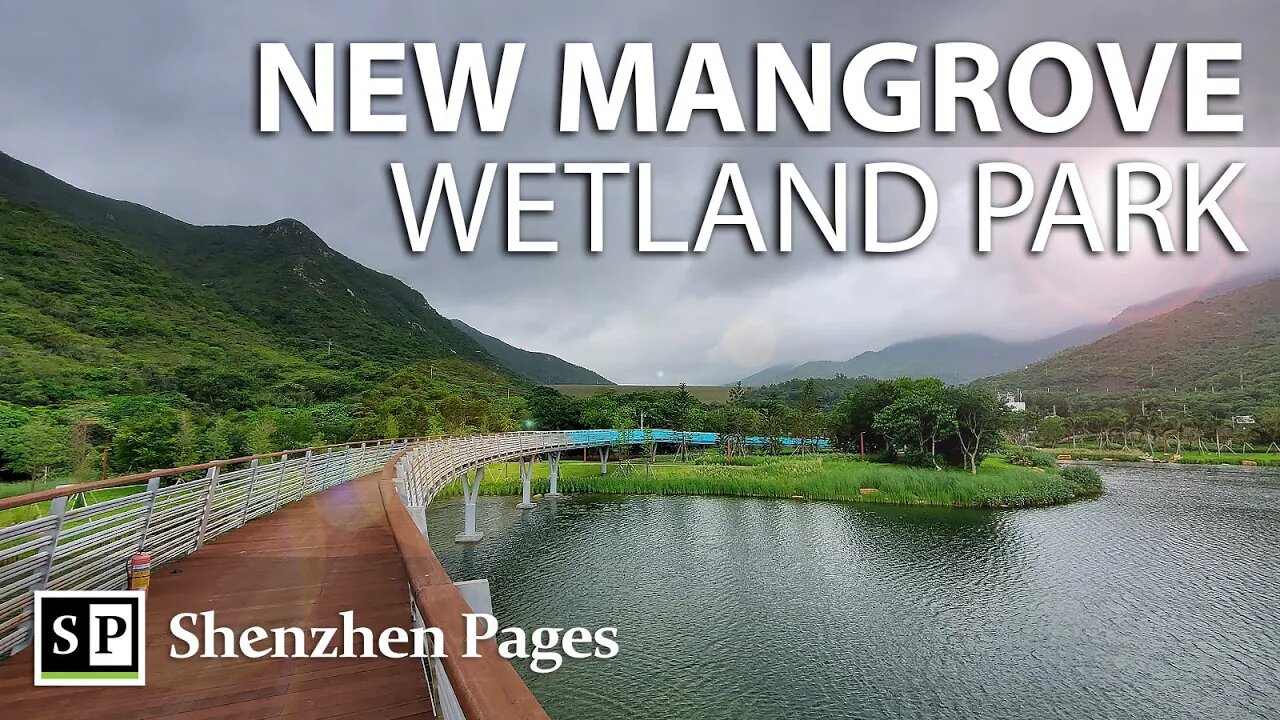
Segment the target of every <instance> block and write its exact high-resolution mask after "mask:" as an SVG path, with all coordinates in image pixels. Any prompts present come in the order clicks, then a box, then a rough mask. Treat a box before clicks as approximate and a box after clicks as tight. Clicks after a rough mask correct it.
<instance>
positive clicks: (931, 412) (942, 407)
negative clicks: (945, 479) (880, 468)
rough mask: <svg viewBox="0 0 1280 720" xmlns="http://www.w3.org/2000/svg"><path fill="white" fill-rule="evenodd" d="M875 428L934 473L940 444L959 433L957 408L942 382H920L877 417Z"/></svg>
mask: <svg viewBox="0 0 1280 720" xmlns="http://www.w3.org/2000/svg"><path fill="white" fill-rule="evenodd" d="M873 424H874V426H875V427H876V429H878V430H880V431H881V432H883V433H884V434H885V435H886V436H887V437H888V438H889V439H890V440H891V442H893V443H894V444H899V445H906V446H907V447H908V448H911V452H909V454H910V455H915V456H916V458H917V459H919V460H927V461H928V462H929V463H930V464H932V465H933V468H934V469H935V470H941V469H942V465H941V464H940V463H939V462H938V443H940V442H942V441H943V440H945V439H947V438H948V437H950V436H951V435H952V434H953V433H955V431H956V408H955V406H954V405H952V404H951V402H950V399H949V398H948V397H947V393H946V387H945V386H944V385H943V384H942V381H940V380H934V381H933V382H929V381H919V382H917V383H915V386H914V387H912V388H911V389H909V390H907V391H906V392H904V393H903V394H902V395H901V396H899V397H898V399H897V400H894V401H893V403H892V404H890V405H889V406H888V407H886V408H885V409H883V410H881V411H880V412H879V413H876V417H875V421H874V423H873Z"/></svg>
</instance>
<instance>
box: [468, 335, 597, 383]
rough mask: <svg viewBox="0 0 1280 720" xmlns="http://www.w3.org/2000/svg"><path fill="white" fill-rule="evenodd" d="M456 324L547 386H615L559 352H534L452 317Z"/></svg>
mask: <svg viewBox="0 0 1280 720" xmlns="http://www.w3.org/2000/svg"><path fill="white" fill-rule="evenodd" d="M450 322H452V323H453V325H454V327H456V328H458V329H459V330H461V331H462V332H464V333H466V334H467V335H468V336H470V337H471V339H472V340H475V341H476V342H478V343H480V347H482V348H484V349H485V350H486V351H487V352H488V353H489V354H490V355H493V356H494V357H495V358H497V359H498V361H499V362H501V363H502V364H503V365H505V366H506V367H508V368H510V369H512V370H514V371H515V372H517V373H519V374H521V375H523V376H524V377H526V378H528V379H530V380H533V381H534V382H539V383H543V384H544V385H612V384H613V383H612V382H610V381H609V380H608V379H607V378H605V377H604V376H602V375H600V374H598V373H594V372H592V371H590V370H588V369H586V368H584V367H581V366H578V365H574V364H573V363H571V362H568V361H567V360H561V359H560V358H558V357H556V356H555V355H549V354H547V353H541V352H532V351H530V350H524V349H522V348H518V347H515V346H513V345H508V344H507V343H505V342H503V341H501V340H499V339H498V338H496V337H493V336H492V335H485V334H484V333H482V332H480V331H479V330H477V329H475V328H473V327H471V326H470V325H468V324H466V323H464V322H462V321H461V320H451V321H450Z"/></svg>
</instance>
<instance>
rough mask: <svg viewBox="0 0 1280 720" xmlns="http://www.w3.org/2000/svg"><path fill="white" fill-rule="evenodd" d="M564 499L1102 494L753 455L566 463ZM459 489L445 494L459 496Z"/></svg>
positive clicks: (1074, 483) (1031, 477)
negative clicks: (605, 469)
mask: <svg viewBox="0 0 1280 720" xmlns="http://www.w3.org/2000/svg"><path fill="white" fill-rule="evenodd" d="M559 485H560V487H559V489H560V491H561V492H562V493H568V494H574V493H604V494H649V495H727V496H738V497H773V498H805V499H811V500H848V501H853V502H869V503H885V504H894V505H946V506H954V507H1029V506H1039V505H1054V504H1058V503H1064V502H1068V501H1070V500H1073V499H1076V498H1081V497H1091V496H1095V495H1098V494H1100V493H1101V492H1102V484H1101V480H1100V479H1099V477H1098V474H1097V471H1095V470H1093V469H1092V468H1085V467H1068V468H1061V469H1059V468H1057V467H1047V468H1045V467H1019V466H1015V465H1011V464H1009V463H1008V462H1006V461H1004V460H1002V459H1000V458H995V457H992V458H988V459H987V460H986V461H985V462H983V463H982V464H981V465H980V466H979V468H978V472H977V473H976V474H973V473H970V472H969V471H964V470H950V469H944V470H932V469H921V468H912V467H906V466H902V465H894V464H887V463H877V462H869V461H863V460H860V459H859V458H858V457H857V456H850V455H836V454H823V455H809V456H803V457H771V456H748V457H743V458H737V459H735V461H734V464H727V463H723V462H714V461H712V462H699V461H694V462H683V463H681V462H674V461H664V460H662V459H660V460H659V462H658V463H656V464H654V465H652V466H651V467H649V468H648V469H647V470H646V468H645V466H644V465H643V463H641V462H638V461H636V462H633V463H631V464H630V465H626V464H624V463H618V462H610V464H609V473H608V474H607V475H601V474H600V465H599V464H598V463H594V462H585V463H584V462H567V461H566V462H564V463H562V464H561V467H560V483H559ZM520 490H521V488H520V475H519V471H518V469H517V467H516V465H515V464H514V463H512V464H508V465H502V464H497V465H491V466H489V467H488V468H487V469H486V470H485V478H484V482H483V483H481V485H480V491H481V492H482V493H484V494H486V495H518V494H519V493H520ZM533 491H534V492H535V493H545V492H546V491H547V466H546V465H545V464H539V465H538V466H536V467H535V468H534V476H533ZM457 492H458V491H457V486H456V485H454V486H451V487H450V488H448V489H447V490H446V491H445V492H444V493H442V495H456V494H457Z"/></svg>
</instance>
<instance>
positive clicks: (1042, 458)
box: [1005, 447, 1058, 468]
mask: <svg viewBox="0 0 1280 720" xmlns="http://www.w3.org/2000/svg"><path fill="white" fill-rule="evenodd" d="M1005 459H1006V460H1008V461H1009V464H1010V465H1020V466H1022V467H1038V468H1051V467H1054V466H1055V465H1057V464H1058V461H1057V460H1055V459H1054V457H1053V456H1052V455H1050V454H1049V453H1047V452H1044V451H1043V450H1037V449H1035V448H1032V447H1015V448H1010V449H1009V450H1007V451H1005Z"/></svg>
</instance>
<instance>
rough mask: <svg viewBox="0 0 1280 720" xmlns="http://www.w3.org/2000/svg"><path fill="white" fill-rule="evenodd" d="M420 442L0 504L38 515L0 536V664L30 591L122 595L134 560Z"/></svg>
mask: <svg viewBox="0 0 1280 720" xmlns="http://www.w3.org/2000/svg"><path fill="white" fill-rule="evenodd" d="M420 439H421V438H401V439H397V440H380V441H376V442H367V443H349V444H345V445H329V446H325V447H316V448H306V449H302V450H290V451H286V452H278V453H268V454H264V455H252V456H248V457H241V458H233V459H230V460H217V461H214V462H208V463H202V464H199V465H188V466H185V467H179V468H170V469H167V470H153V471H151V472H147V473H139V474H136V475H127V476H124V477H118V478H112V479H109V480H101V481H97V482H91V483H83V484H80V485H68V486H66V487H60V488H55V489H52V490H44V491H41V492H35V493H29V494H26V495H19V496H16V497H10V498H4V499H0V510H11V509H14V508H22V507H32V508H35V509H36V511H35V512H33V513H32V514H34V515H37V517H35V518H33V519H31V520H27V521H25V522H20V523H17V524H15V525H11V526H9V527H4V528H0V658H3V657H5V656H7V655H10V654H12V653H14V652H16V651H17V650H19V649H21V648H22V647H24V646H26V645H27V644H29V643H30V642H31V629H32V620H33V618H32V598H33V595H32V593H33V591H36V590H118V589H121V588H123V587H124V586H125V583H126V573H125V565H124V563H125V560H126V559H127V558H128V557H130V556H131V555H133V554H134V553H138V552H147V553H150V554H151V558H152V562H153V563H156V564H159V563H163V562H168V561H170V560H175V559H177V558H179V557H182V556H183V555H187V554H188V553H192V552H195V551H196V550H198V549H199V548H200V547H201V546H203V545H204V544H205V543H206V542H208V541H209V540H211V539H213V538H215V537H218V536H219V535H222V534H223V533H226V532H229V531H231V530H234V529H236V528H238V527H240V526H241V525H243V524H245V523H246V522H248V521H249V520H252V519H253V518H256V517H258V516H260V515H265V514H266V513H269V512H272V511H274V510H276V509H277V508H279V507H280V506H282V505H287V504H289V503H291V502H294V501H295V500H298V499H300V498H304V497H306V496H308V495H311V494H313V493H317V492H320V491H321V490H325V489H327V488H330V487H333V486H334V485H337V484H339V483H342V482H346V481H347V480H350V479H352V478H355V477H359V476H361V475H368V474H369V473H371V472H376V471H377V470H378V469H379V468H380V467H382V466H383V464H384V463H386V461H387V459H388V458H390V457H392V456H395V455H397V454H398V453H400V452H401V451H403V450H404V449H405V448H406V447H408V446H409V445H410V444H411V443H413V442H416V441H418V440H420ZM77 501H83V502H77ZM46 503H47V509H46V505H45V504H46Z"/></svg>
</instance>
